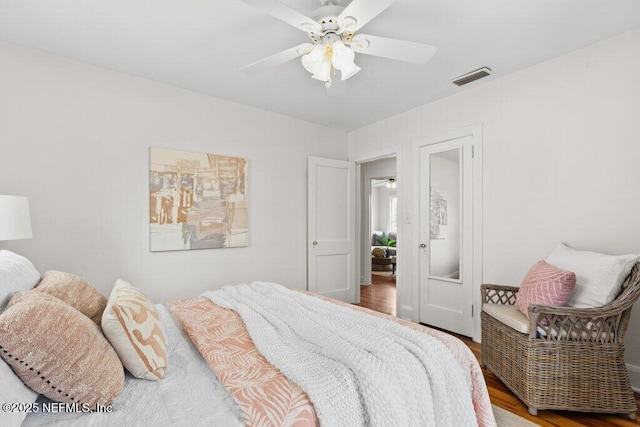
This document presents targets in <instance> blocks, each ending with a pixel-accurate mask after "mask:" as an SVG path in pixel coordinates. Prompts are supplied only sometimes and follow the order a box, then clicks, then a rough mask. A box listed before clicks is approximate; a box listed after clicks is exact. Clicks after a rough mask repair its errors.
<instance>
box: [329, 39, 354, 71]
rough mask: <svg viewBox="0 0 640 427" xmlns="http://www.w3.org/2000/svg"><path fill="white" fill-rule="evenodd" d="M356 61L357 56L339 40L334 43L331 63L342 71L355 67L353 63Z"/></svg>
mask: <svg viewBox="0 0 640 427" xmlns="http://www.w3.org/2000/svg"><path fill="white" fill-rule="evenodd" d="M355 59H356V54H355V53H354V52H353V50H351V49H349V48H348V47H347V46H346V45H345V44H344V43H342V41H340V40H338V41H336V42H335V43H333V55H332V57H331V63H332V64H333V66H334V67H335V68H336V69H338V70H342V69H343V68H347V67H349V66H351V65H353V61H354V60H355Z"/></svg>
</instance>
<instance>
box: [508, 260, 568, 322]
mask: <svg viewBox="0 0 640 427" xmlns="http://www.w3.org/2000/svg"><path fill="white" fill-rule="evenodd" d="M575 286H576V275H575V274H574V273H572V272H571V271H562V270H558V269H557V268H555V267H554V266H552V265H549V264H547V263H546V262H544V261H539V262H538V263H536V264H535V265H534V266H533V267H531V269H529V272H528V273H527V275H526V277H525V278H524V280H523V281H522V285H521V286H520V290H519V291H518V293H517V294H516V307H517V308H518V310H520V311H521V312H522V313H524V315H525V316H527V317H529V305H531V304H541V305H548V306H563V305H566V304H567V301H569V297H570V296H571V292H573V288H574V287H575Z"/></svg>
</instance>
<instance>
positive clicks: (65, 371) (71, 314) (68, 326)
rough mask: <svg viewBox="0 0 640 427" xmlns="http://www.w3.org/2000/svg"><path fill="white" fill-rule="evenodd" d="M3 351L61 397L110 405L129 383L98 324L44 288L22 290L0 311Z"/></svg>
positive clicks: (24, 376)
mask: <svg viewBox="0 0 640 427" xmlns="http://www.w3.org/2000/svg"><path fill="white" fill-rule="evenodd" d="M19 295H20V294H19ZM0 356H2V358H3V359H4V360H5V361H6V362H7V363H8V364H9V365H10V366H11V368H12V369H13V371H14V372H15V373H16V375H17V376H18V377H19V378H20V379H21V380H22V381H23V382H24V383H25V384H26V385H28V386H29V387H30V388H31V389H32V390H34V391H36V392H38V393H41V394H44V395H45V396H47V397H48V398H50V399H52V400H55V401H58V402H64V403H78V404H87V405H89V407H90V408H95V406H96V404H100V405H108V404H110V403H112V402H113V400H114V399H115V398H116V396H117V395H118V394H120V392H121V391H122V387H123V386H124V369H123V368H122V364H121V363H120V360H119V359H118V355H117V354H116V352H115V351H114V350H113V348H112V347H111V345H109V342H108V341H107V340H106V339H105V337H104V336H103V335H102V333H101V332H100V329H99V328H98V326H97V325H96V324H95V323H93V322H92V321H91V320H89V319H88V318H87V317H86V316H83V315H82V314H81V313H80V312H78V310H76V309H74V308H73V307H71V306H70V305H68V304H66V303H65V302H63V301H61V300H59V299H58V298H56V297H53V296H51V295H48V294H45V293H43V292H33V291H31V292H27V293H25V294H21V295H20V297H19V300H18V302H14V303H13V304H11V305H10V307H9V308H7V309H6V310H5V311H4V312H3V313H2V314H1V315H0Z"/></svg>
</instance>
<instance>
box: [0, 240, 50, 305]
mask: <svg viewBox="0 0 640 427" xmlns="http://www.w3.org/2000/svg"><path fill="white" fill-rule="evenodd" d="M39 281H40V273H38V270H36V269H35V267H34V266H33V264H32V263H31V261H29V260H28V259H26V258H25V257H23V256H21V255H18V254H14V253H13V252H10V251H7V250H2V251H0V313H2V312H3V311H4V309H5V308H6V307H7V304H8V303H9V300H10V299H11V297H12V296H13V294H15V293H16V292H26V291H28V290H30V289H33V287H34V286H35V285H37V284H38V282H39Z"/></svg>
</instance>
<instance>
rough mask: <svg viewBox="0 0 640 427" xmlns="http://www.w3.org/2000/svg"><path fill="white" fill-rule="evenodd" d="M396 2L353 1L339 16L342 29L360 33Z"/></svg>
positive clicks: (391, 0) (386, 0)
mask: <svg viewBox="0 0 640 427" xmlns="http://www.w3.org/2000/svg"><path fill="white" fill-rule="evenodd" d="M395 2H396V0H353V1H352V2H351V3H350V4H349V6H347V7H346V8H345V9H344V10H343V11H342V13H340V15H339V16H338V22H339V23H340V25H341V27H343V28H344V29H345V30H348V31H358V30H359V29H360V28H362V27H364V26H365V25H366V24H367V23H368V22H369V21H371V20H372V19H373V18H375V17H376V16H378V15H379V14H380V13H381V12H382V11H383V10H385V9H386V8H388V7H389V6H391V5H392V4H393V3H395Z"/></svg>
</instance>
